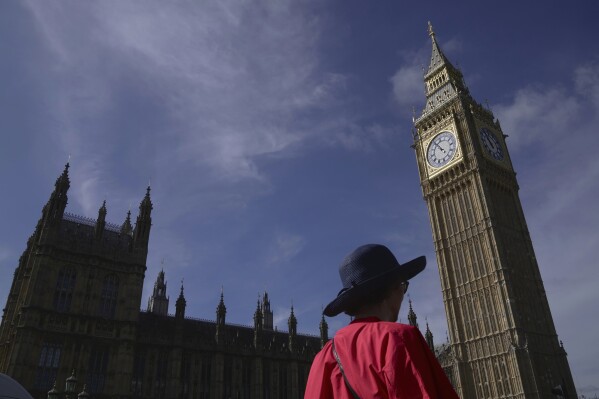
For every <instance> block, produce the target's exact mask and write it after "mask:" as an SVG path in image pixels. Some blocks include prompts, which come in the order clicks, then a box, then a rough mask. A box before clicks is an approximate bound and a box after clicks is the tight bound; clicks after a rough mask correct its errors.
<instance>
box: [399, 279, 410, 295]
mask: <svg viewBox="0 0 599 399" xmlns="http://www.w3.org/2000/svg"><path fill="white" fill-rule="evenodd" d="M401 286H402V287H403V293H404V294H405V293H406V292H408V287H409V286H410V282H409V281H402V282H401Z"/></svg>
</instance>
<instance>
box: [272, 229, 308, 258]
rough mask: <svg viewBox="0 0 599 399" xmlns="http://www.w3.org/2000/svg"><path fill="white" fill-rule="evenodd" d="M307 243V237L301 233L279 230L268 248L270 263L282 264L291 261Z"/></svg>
mask: <svg viewBox="0 0 599 399" xmlns="http://www.w3.org/2000/svg"><path fill="white" fill-rule="evenodd" d="M305 244H306V240H305V238H303V237H302V236H300V235H297V234H292V233H286V232H277V233H276V234H275V237H274V238H273V242H272V243H271V246H270V249H269V250H268V255H267V261H268V264H269V265H276V266H281V265H282V264H284V263H287V262H289V261H290V260H291V259H293V258H294V257H296V256H297V255H298V254H299V253H300V252H301V250H302V249H303V248H304V245H305Z"/></svg>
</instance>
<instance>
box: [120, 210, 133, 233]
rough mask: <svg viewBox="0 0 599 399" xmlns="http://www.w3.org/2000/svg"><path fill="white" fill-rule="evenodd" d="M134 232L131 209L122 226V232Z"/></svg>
mask: <svg viewBox="0 0 599 399" xmlns="http://www.w3.org/2000/svg"><path fill="white" fill-rule="evenodd" d="M132 232H133V226H131V211H127V217H126V218H125V222H123V225H122V226H121V234H131V233H132Z"/></svg>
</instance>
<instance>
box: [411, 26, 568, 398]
mask: <svg viewBox="0 0 599 399" xmlns="http://www.w3.org/2000/svg"><path fill="white" fill-rule="evenodd" d="M429 30H430V36H431V38H432V44H433V50H432V57H431V63H430V66H429V68H428V71H427V72H426V74H425V76H424V82H425V91H426V105H425V108H424V110H423V112H422V115H421V116H420V117H418V118H416V119H415V132H414V140H415V142H414V149H415V150H416V158H417V162H418V169H419V173H420V180H421V185H422V190H423V193H424V198H425V200H426V203H427V205H428V209H429V214H430V222H431V226H432V231H433V239H434V245H435V251H436V255H437V263H438V266H439V273H440V277H441V287H442V290H443V299H444V304H445V311H446V314H447V320H448V325H449V335H450V342H451V343H450V345H449V347H445V348H441V351H440V353H439V355H440V358H441V362H442V363H443V365H444V368H445V369H446V370H447V371H449V372H450V373H452V374H453V375H452V377H451V380H452V382H453V383H454V386H455V388H456V390H457V392H458V394H459V395H460V397H462V398H464V399H466V398H500V397H501V398H547V399H549V398H551V397H553V396H552V394H551V389H552V388H553V387H555V386H557V385H559V384H561V385H563V386H564V387H565V389H566V390H567V392H568V394H569V397H573V396H575V388H574V384H573V381H572V375H571V373H570V368H569V365H568V361H567V358H566V353H565V351H564V349H563V346H562V345H561V343H560V342H559V341H558V338H557V334H556V331H555V327H554V324H553V320H552V317H551V312H550V310H549V304H548V302H547V297H546V295H545V290H544V288H543V282H542V280H541V274H540V272H539V267H538V265H537V261H536V258H535V254H534V250H533V247H532V242H531V239H530V235H529V233H528V228H527V226H526V221H525V219H524V213H523V211H522V206H521V203H520V199H519V197H518V183H517V181H516V173H515V172H514V169H513V166H512V162H511V159H510V156H509V152H508V149H507V146H506V141H505V138H506V137H507V136H505V135H504V134H503V132H502V130H501V126H500V125H499V121H498V120H497V119H496V118H495V117H494V115H493V113H492V112H491V111H490V110H489V109H486V108H484V107H482V106H481V105H480V104H479V103H477V102H476V101H475V100H474V99H473V98H472V97H471V95H470V93H469V90H468V88H467V87H466V84H465V83H464V80H463V77H462V73H461V72H460V71H459V70H458V69H457V68H455V67H454V66H453V65H452V64H451V63H450V62H449V60H448V59H447V58H446V57H445V55H444V54H443V53H442V52H441V49H440V48H439V46H438V44H437V42H436V39H435V35H434V33H433V31H432V28H430V29H429Z"/></svg>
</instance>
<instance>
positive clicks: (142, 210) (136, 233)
mask: <svg viewBox="0 0 599 399" xmlns="http://www.w3.org/2000/svg"><path fill="white" fill-rule="evenodd" d="M151 214H152V200H151V199H150V186H148V188H147V189H146V195H145V196H144V198H143V200H142V201H141V202H140V204H139V215H137V221H136V222H135V229H134V230H133V246H134V247H135V248H140V249H145V251H146V252H147V250H148V241H149V239H150V228H151V227H152V217H151Z"/></svg>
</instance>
